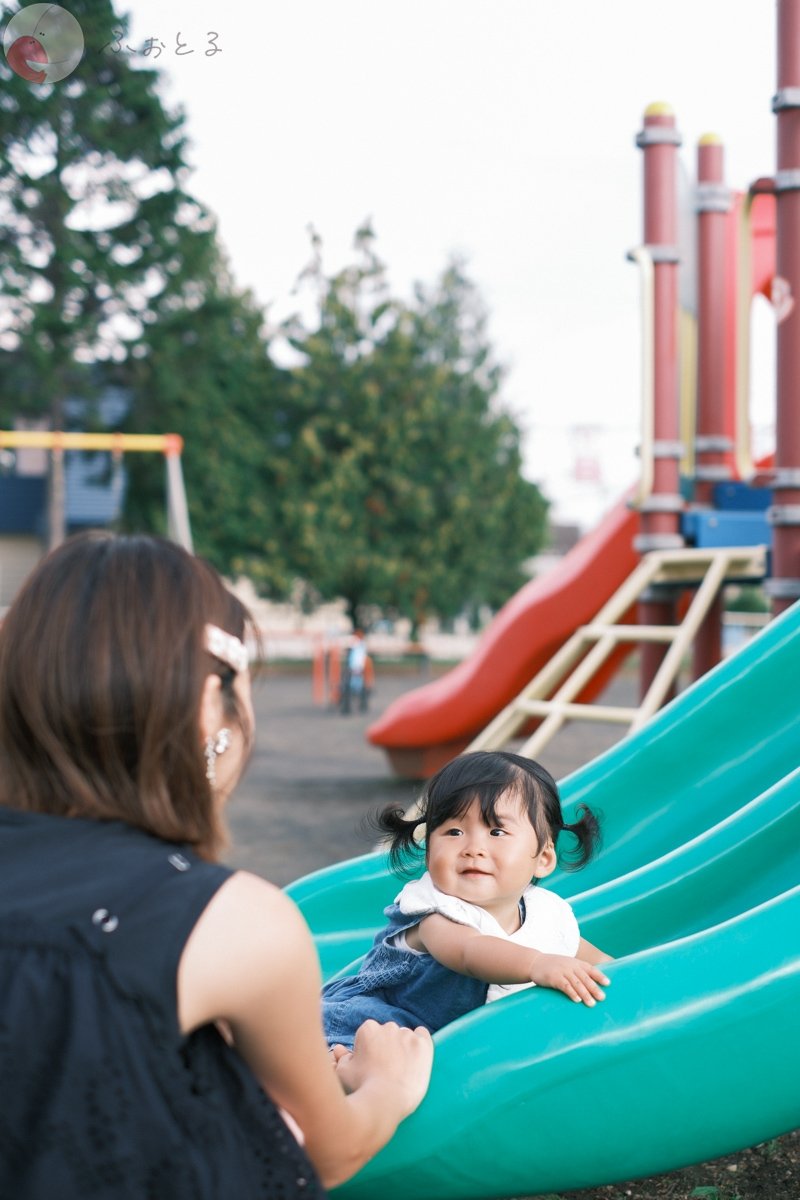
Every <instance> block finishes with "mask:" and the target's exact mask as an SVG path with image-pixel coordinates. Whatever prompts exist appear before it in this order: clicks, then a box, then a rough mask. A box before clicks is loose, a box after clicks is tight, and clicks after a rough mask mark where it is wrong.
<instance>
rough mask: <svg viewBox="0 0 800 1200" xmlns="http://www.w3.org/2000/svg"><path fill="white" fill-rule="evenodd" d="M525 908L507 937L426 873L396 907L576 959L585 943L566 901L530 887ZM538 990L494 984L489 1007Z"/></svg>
mask: <svg viewBox="0 0 800 1200" xmlns="http://www.w3.org/2000/svg"><path fill="white" fill-rule="evenodd" d="M522 902H523V904H524V906H525V920H524V921H523V923H522V925H521V926H520V928H519V929H518V930H517V931H516V932H515V933H506V931H505V930H504V929H503V927H502V925H500V924H499V923H498V922H497V921H496V920H495V919H494V917H493V916H492V915H491V914H490V913H488V912H486V910H485V909H483V908H479V907H478V905H477V904H469V903H468V902H467V901H466V900H460V899H459V898H458V896H449V895H448V894H447V893H446V892H441V891H439V889H438V888H437V887H436V886H435V884H434V882H433V880H432V879H431V877H430V875H429V874H428V872H427V871H426V872H425V874H424V875H423V876H422V878H421V879H414V880H412V882H411V883H407V884H406V885H405V887H404V888H403V890H402V891H401V892H400V894H399V896H397V897H396V899H395V904H398V905H399V906H400V911H401V912H402V913H405V914H407V915H409V916H412V915H416V914H417V913H419V916H420V920H421V919H422V918H423V917H426V916H429V915H430V914H431V913H439V914H441V916H443V917H447V919H448V920H449V921H455V922H456V923H457V924H458V925H468V926H469V927H470V929H477V931H478V932H479V933H485V934H488V935H490V936H491V937H499V938H504V939H505V940H506V941H508V942H517V943H518V944H519V945H521V946H528V947H529V948H530V949H531V950H540V951H541V952H542V954H567V955H569V956H570V957H571V958H574V957H575V955H576V954H577V951H578V944H579V943H580V940H581V935H580V930H579V929H578V922H577V921H576V920H575V914H574V913H573V911H572V909H571V907H570V906H569V904H567V902H566V900H562V898H561V896H557V895H556V894H555V892H548V891H547V890H546V889H545V888H541V887H534V886H533V885H532V884H531V886H530V887H527V888H526V889H525V891H524V893H523V896H522ZM528 987H536V984H535V983H491V984H489V991H488V993H487V995H486V1003H487V1004H489V1003H490V1002H491V1001H492V1000H499V999H500V997H501V996H508V995H510V994H511V993H512V992H519V991H521V990H522V989H523V988H528Z"/></svg>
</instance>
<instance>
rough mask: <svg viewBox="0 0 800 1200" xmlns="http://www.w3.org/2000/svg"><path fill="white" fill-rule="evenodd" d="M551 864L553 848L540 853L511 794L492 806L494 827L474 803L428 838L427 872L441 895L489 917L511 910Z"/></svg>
mask: <svg viewBox="0 0 800 1200" xmlns="http://www.w3.org/2000/svg"><path fill="white" fill-rule="evenodd" d="M555 861H556V860H555V851H554V850H553V847H552V844H549V845H547V846H543V847H542V848H541V849H540V848H539V844H538V841H537V838H536V834H535V833H534V830H533V826H532V825H531V823H530V821H529V820H528V813H527V809H526V808H525V806H524V805H523V804H521V802H520V800H519V798H518V797H517V796H516V795H515V794H514V793H510V792H506V793H504V795H502V796H501V797H500V799H499V800H498V802H497V822H496V824H494V825H486V824H485V823H484V821H483V818H482V817H481V810H480V806H479V805H478V803H477V802H473V803H472V804H471V805H470V806H469V808H468V809H467V811H466V813H465V814H464V816H463V817H460V818H459V819H458V820H452V821H446V822H445V823H444V824H443V825H440V826H439V828H438V829H435V830H434V832H433V833H432V834H431V835H430V838H429V839H428V870H429V871H430V875H431V879H432V880H433V882H434V883H435V884H436V886H437V887H438V888H439V889H440V891H442V892H446V893H447V895H448V896H457V897H458V898H459V899H460V900H466V901H468V902H469V903H470V904H477V905H479V906H480V907H481V908H484V909H486V910H487V912H490V913H492V915H493V916H497V914H498V912H501V913H505V912H507V911H509V910H510V909H511V907H512V906H513V907H516V905H517V904H518V902H519V898H520V896H521V895H522V893H523V892H524V890H525V888H526V887H527V886H528V884H529V883H530V882H531V879H533V878H534V877H538V878H543V877H544V876H545V875H549V874H550V872H551V871H552V870H553V867H554V866H555Z"/></svg>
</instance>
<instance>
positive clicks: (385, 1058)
mask: <svg viewBox="0 0 800 1200" xmlns="http://www.w3.org/2000/svg"><path fill="white" fill-rule="evenodd" d="M333 1062H334V1068H335V1070H336V1075H337V1077H338V1079H339V1082H340V1083H341V1085H342V1087H343V1088H344V1090H345V1092H347V1093H353V1092H356V1091H358V1089H359V1088H360V1087H363V1085H364V1084H365V1083H366V1082H370V1083H377V1084H379V1086H381V1087H385V1088H390V1089H391V1090H392V1092H393V1093H394V1095H395V1097H398V1098H399V1102H400V1104H401V1106H402V1108H403V1112H402V1115H403V1116H404V1117H407V1116H408V1115H409V1113H412V1112H413V1111H414V1109H415V1108H417V1106H418V1105H419V1103H420V1101H421V1100H422V1097H423V1096H424V1095H425V1092H426V1091H427V1088H428V1081H429V1079H430V1074H431V1067H432V1065H433V1042H432V1040H431V1035H430V1033H429V1032H428V1030H427V1029H425V1028H424V1027H423V1026H419V1027H418V1028H417V1029H403V1028H401V1027H400V1026H399V1025H395V1024H394V1022H391V1021H390V1022H387V1023H386V1024H384V1025H381V1024H379V1023H378V1022H377V1021H365V1022H364V1024H363V1025H361V1026H360V1027H359V1029H358V1031H357V1033H356V1036H355V1042H354V1044H353V1049H352V1051H351V1050H347V1049H346V1048H345V1047H344V1046H334V1048H333Z"/></svg>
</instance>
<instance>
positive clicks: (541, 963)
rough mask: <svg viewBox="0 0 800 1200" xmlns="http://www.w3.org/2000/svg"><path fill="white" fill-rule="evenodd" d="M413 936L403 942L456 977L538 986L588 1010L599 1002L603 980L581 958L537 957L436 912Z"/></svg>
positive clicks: (599, 972)
mask: <svg viewBox="0 0 800 1200" xmlns="http://www.w3.org/2000/svg"><path fill="white" fill-rule="evenodd" d="M414 933H415V934H416V936H415V937H414V938H413V942H412V939H411V938H409V942H412V944H413V945H414V948H415V949H421V950H426V951H427V952H428V954H432V955H433V957H434V958H435V959H437V960H438V961H439V962H440V963H442V965H443V966H445V967H449V968H450V970H451V971H458V973H459V974H460V975H470V976H472V978H473V979H483V980H484V981H485V982H486V983H538V984H539V985H540V986H541V987H549V988H555V989H556V990H557V991H559V992H563V993H564V994H565V995H566V996H569V998H570V999H571V1000H575V1001H576V1002H577V1003H583V1004H587V1005H589V1006H590V1007H591V1006H592V1005H593V1004H594V1003H595V1001H597V1000H604V999H605V993H604V992H603V990H602V988H601V987H600V985H601V984H603V985H607V984H608V982H609V981H608V979H607V978H606V976H605V975H604V974H603V972H602V971H601V970H600V969H599V967H598V966H596V965H595V964H594V963H591V962H587V961H586V960H585V959H583V958H571V957H570V956H569V955H567V954H543V953H542V952H541V951H540V950H531V949H530V948H529V947H527V946H520V945H519V944H518V943H516V942H507V941H505V940H504V939H503V938H499V937H492V936H491V935H489V934H485V933H479V932H478V931H477V929H471V928H470V927H469V926H468V925H459V924H457V923H456V922H455V921H450V920H448V918H447V917H443V916H441V915H440V914H439V913H433V914H431V916H429V917H424V918H423V920H422V921H420V923H419V925H418V926H417V927H416V929H415V930H414ZM586 945H587V946H588V945H589V943H588V942H587V943H586ZM592 949H594V947H592ZM597 953H599V951H597Z"/></svg>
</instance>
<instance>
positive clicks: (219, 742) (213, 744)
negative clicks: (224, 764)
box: [205, 729, 231, 787]
mask: <svg viewBox="0 0 800 1200" xmlns="http://www.w3.org/2000/svg"><path fill="white" fill-rule="evenodd" d="M230 744H231V731H230V729H220V731H219V733H218V734H217V736H216V737H212V736H211V734H209V735H208V737H207V738H206V748H205V756H206V779H207V780H208V782H209V783H210V784H211V786H212V787H214V785H215V784H216V782H217V759H218V758H219V756H220V754H224V753H225V751H226V750H227V749H228V747H229V746H230Z"/></svg>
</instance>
